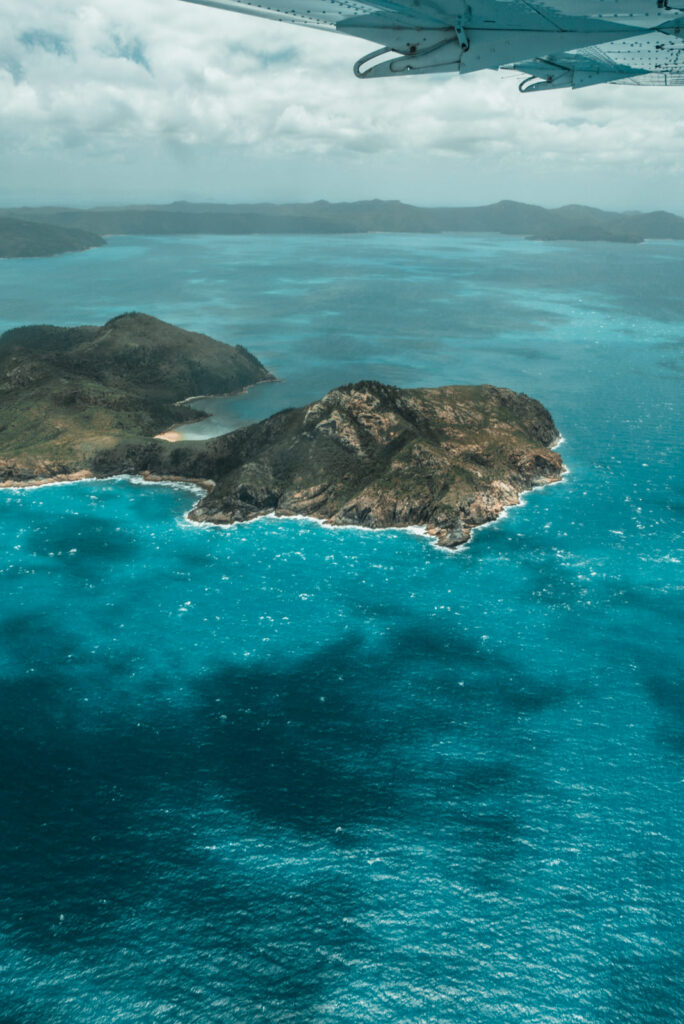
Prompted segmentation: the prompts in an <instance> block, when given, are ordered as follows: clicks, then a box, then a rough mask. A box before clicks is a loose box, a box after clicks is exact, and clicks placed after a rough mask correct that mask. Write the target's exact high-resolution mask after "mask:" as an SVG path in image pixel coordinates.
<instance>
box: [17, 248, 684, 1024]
mask: <svg viewBox="0 0 684 1024" xmlns="http://www.w3.org/2000/svg"><path fill="white" fill-rule="evenodd" d="M683 269H684V247H682V246H681V245H678V244H666V243H658V244H648V245H643V246H620V245H614V246H612V245H602V244H597V245H590V246H589V245H587V246H584V245H580V244H577V245H573V244H567V245H560V244H558V245H540V244H537V243H532V242H525V241H521V240H516V239H500V240H499V239H494V238H485V237H455V238H454V237H449V236H444V237H398V236H382V235H377V236H369V237H366V238H327V239H306V238H277V239H267V238H242V239H241V238H236V239H220V238H219V239H212V238H191V239H139V238H135V239H127V238H121V239H114V240H112V242H111V244H110V246H109V247H108V248H107V249H105V250H95V251H93V252H91V253H84V254H78V255H70V256H65V257H60V258H56V259H52V260H36V261H4V262H3V263H2V264H0V317H1V318H2V319H1V320H0V328H2V329H5V328H7V327H10V326H14V325H16V324H19V323H26V322H40V321H42V322H54V323H63V324H67V323H81V322H95V323H99V322H102V321H103V320H104V319H106V318H107V317H109V316H113V315H115V314H117V313H120V312H123V311H125V310H127V309H132V308H136V309H139V310H142V311H144V312H148V313H153V314H156V315H158V316H162V317H164V318H166V319H169V320H171V321H172V322H174V323H178V324H181V325H183V326H186V327H189V328H192V329H195V330H204V331H206V332H208V333H210V334H212V335H214V336H216V337H219V338H221V339H223V340H226V341H231V342H235V341H239V342H241V343H243V344H245V345H247V346H248V347H249V348H250V349H251V350H252V351H253V352H254V353H255V354H256V355H257V356H258V357H259V358H260V359H262V361H263V362H264V363H265V364H266V365H267V366H268V367H269V368H270V369H272V370H273V371H274V372H275V373H276V374H277V375H278V376H279V377H280V378H281V382H280V383H278V384H273V385H265V386H262V387H259V388H255V389H253V390H251V391H250V392H248V394H247V395H245V396H242V397H240V398H238V399H232V400H217V401H216V403H215V405H214V406H213V407H212V411H213V412H214V414H215V420H214V421H213V423H206V422H205V424H204V425H203V427H202V428H198V429H202V430H205V431H207V432H209V431H211V430H216V429H219V428H220V427H221V425H223V426H227V425H235V424H238V423H240V422H245V421H247V420H249V419H251V418H255V417H258V416H261V415H265V414H267V413H269V412H272V411H274V410H275V409H277V408H281V407H283V406H285V405H291V404H293V403H300V402H304V401H308V400H309V399H311V398H314V397H316V396H318V395H320V394H321V393H322V392H323V391H324V390H325V389H326V388H328V387H331V386H334V385H335V384H339V383H342V382H345V381H349V380H355V379H361V378H367V377H380V378H381V379H383V380H387V381H390V382H394V383H397V384H403V385H413V384H416V385H418V384H420V385H432V384H441V383H461V382H464V383H471V382H477V383H479V382H483V381H487V382H490V383H494V384H502V385H506V386H509V387H513V388H516V389H519V390H525V391H527V392H528V393H530V394H532V395H534V396H535V397H537V398H539V399H541V400H542V401H543V402H544V403H545V404H546V405H548V407H549V408H550V409H551V411H552V413H553V414H554V417H555V419H556V422H557V425H558V427H559V429H560V430H561V432H562V434H563V436H564V438H565V441H564V444H563V447H562V449H561V450H562V453H563V456H564V459H565V461H566V462H567V464H568V467H569V469H570V474H569V475H568V476H567V477H566V478H565V479H564V482H563V483H562V484H559V485H557V486H554V487H549V488H546V489H544V490H540V491H536V492H534V493H532V494H530V495H528V496H527V498H526V500H525V504H524V505H523V506H521V507H520V508H517V509H515V510H513V511H512V512H511V513H510V514H509V516H508V517H507V518H505V519H503V520H501V521H500V522H499V523H497V524H495V525H493V526H491V527H488V528H486V529H483V530H480V531H477V533H476V534H475V536H474V539H473V541H472V543H471V544H470V545H468V546H467V547H466V548H465V549H462V550H461V551H459V552H457V553H456V554H452V553H448V552H443V551H440V550H438V549H436V548H434V547H432V546H431V545H430V544H429V543H427V542H426V541H425V540H424V539H422V538H419V537H415V536H412V535H410V534H407V533H400V532H391V531H388V532H378V533H369V532H364V531H359V530H353V529H351V530H330V529H326V528H323V527H321V526H318V525H316V524H313V523H309V522H305V521H291V522H284V521H274V520H262V521H260V522H258V523H255V524H250V525H248V526H240V527H235V528H232V529H229V530H220V529H217V528H198V527H195V526H191V525H189V524H188V523H187V522H186V521H185V520H184V514H185V513H186V512H187V510H188V509H189V508H190V507H191V505H192V502H193V501H194V496H193V494H192V493H190V492H188V491H186V490H182V489H174V488H171V487H161V486H141V485H137V484H135V483H133V482H130V481H108V482H104V483H99V484H97V485H93V484H91V483H81V484H74V485H68V486H55V487H50V488H44V489H40V490H37V491H23V492H22V491H5V492H2V493H1V494H0V509H1V512H0V516H1V518H0V529H1V530H2V539H3V547H2V552H3V554H2V560H1V562H0V599H1V600H2V608H3V616H2V632H1V634H0V639H1V644H2V646H1V649H0V675H1V678H2V688H1V690H0V710H1V715H0V729H1V730H2V737H1V743H0V759H1V760H2V776H1V777H2V780H3V790H2V795H1V796H0V814H1V816H2V821H3V826H2V833H1V835H2V845H1V847H0V848H1V850H2V870H1V871H0V907H1V908H2V921H1V925H0V942H1V943H2V947H1V948H2V956H0V1020H3V1021H4V1020H7V1021H8V1022H9V1021H12V1022H13V1024H14V1022H18V1024H43V1022H50V1024H53V1022H55V1024H95V1022H98V1024H99V1022H103V1024H104V1022H107V1024H109V1022H124V1024H152V1022H157V1021H161V1022H163V1024H190V1022H192V1024H200V1022H207V1024H214V1022H224V1021H225V1022H231V1024H233V1022H239V1024H242V1022H244V1024H252V1022H255V1024H256V1022H260V1024H261V1022H264V1024H266V1022H268V1024H271V1022H274V1024H280V1022H283V1024H284V1022H288V1024H290V1022H296V1024H300V1022H301V1024H319V1022H320V1024H323V1022H326V1024H327V1022H331V1024H332V1022H335V1024H340V1022H343V1024H346V1022H349V1024H352V1022H353V1024H358V1022H363V1024H366V1022H371V1021H377V1022H382V1024H385V1022H387V1024H390V1022H391V1024H404V1022H407V1024H408V1022H411V1024H413V1022H416V1024H418V1022H420V1024H428V1022H429V1024H442V1022H444V1024H447V1022H448V1024H489V1022H497V1024H498V1022H501V1024H570V1022H572V1024H575V1022H577V1024H584V1022H587V1024H616V1022H618V1021H619V1022H620V1024H655V1022H661V1021H667V1022H672V1021H677V1020H681V1019H682V1018H683V1017H684V1014H683V1013H682V1009H683V1003H684V970H683V963H682V955H683V953H684V940H683V939H682V935H683V934H684V933H683V931H682V927H681V926H682V909H683V907H684V869H683V868H682V824H683V819H684V807H683V803H682V792H681V782H682V768H683V754H684V699H683V697H682V690H681V686H680V674H681V672H680V662H681V658H680V644H681V635H682V619H683V618H684V615H683V614H682V612H683V609H682V603H681V588H682V582H683V575H684V574H683V572H682V559H683V558H684V550H683V547H684V546H683V544H682V532H681V528H682V512H683V511H684V494H683V491H682V468H683V466H682V463H683V461H684V460H683V450H682V449H683V446H682V427H683V425H684V424H683V423H682V413H681V384H682V372H683V371H684V358H683V356H684V334H683V332H682V322H683V320H684V299H683V298H682V290H681V279H682V270H683Z"/></svg>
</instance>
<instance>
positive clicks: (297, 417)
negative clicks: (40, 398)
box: [92, 381, 563, 547]
mask: <svg viewBox="0 0 684 1024" xmlns="http://www.w3.org/2000/svg"><path fill="white" fill-rule="evenodd" d="M557 438H558V432H557V430H556V427H555V425H554V423H553V420H552V418H551V415H550V414H549V413H548V412H547V410H546V409H545V408H544V407H543V406H542V405H541V404H540V403H539V402H537V401H535V400H534V399H531V398H528V397H527V395H520V394H516V393H515V392H513V391H509V390H507V389H505V388H495V387H489V386H481V387H458V386H452V387H441V388H417V389H411V390H402V389H399V388H396V387H391V386H389V385H386V384H380V383H378V382H377V381H362V382H360V383H358V384H350V385H346V386H344V387H341V388H336V389H335V390H334V391H331V392H330V393H329V394H327V395H326V396H325V397H324V398H322V399H321V400H320V401H319V402H314V403H312V404H311V405H309V406H305V407H304V408H300V409H288V410H285V411H284V412H280V413H277V414H276V415H275V416H271V417H270V418H269V419H267V420H264V421H262V422H261V423H255V424H252V425H251V426H247V427H243V428H242V429H241V430H237V431H235V432H234V433H232V434H227V435H224V436H223V437H218V438H213V439H211V440H209V441H202V442H185V443H179V444H169V443H167V442H163V441H157V440H155V441H151V442H147V443H144V444H140V443H138V444H133V445H130V444H120V445H118V446H117V447H116V448H114V449H110V450H109V451H107V452H103V453H102V455H101V456H100V457H99V458H96V459H95V460H94V462H93V463H92V468H93V469H94V471H95V472H96V474H97V475H102V476H111V475H113V474H116V473H122V472H127V473H140V472H146V473H151V474H153V475H156V476H162V477H165V476H166V477H169V476H170V477H174V478H182V479H195V480H196V479H204V480H212V481H214V483H215V486H214V487H213V489H212V490H211V491H210V493H209V494H208V495H207V496H206V498H203V499H202V501H200V503H199V505H198V506H197V507H196V509H195V510H194V512H193V513H191V515H192V517H193V518H195V519H197V520H200V521H207V520H208V521H211V522H217V523H234V522H240V521H244V520H249V519H253V518H255V517H257V516H260V515H264V514H267V513H274V514H276V515H280V516H288V515H311V516H316V517H318V518H321V519H324V520H326V521H328V522H330V523H333V524H336V525H344V524H347V525H348V524H354V525H358V526H364V527H396V526H422V527H425V528H426V529H428V530H429V531H430V532H432V533H433V534H434V535H435V536H436V537H437V539H438V541H439V543H441V544H444V545H446V546H449V547H454V546H456V545H458V544H462V543H464V542H465V541H466V540H467V539H468V536H469V534H470V531H471V529H472V527H473V526H476V525H479V524H482V523H485V522H489V521H491V520H493V519H495V518H496V517H497V516H498V515H500V514H501V512H502V510H503V509H504V508H505V507H506V506H508V505H515V504H517V503H518V500H519V497H518V496H519V494H520V492H521V491H523V490H526V489H528V488H530V487H533V486H537V485H540V484H544V483H549V482H552V481H556V480H558V479H560V474H561V472H562V468H563V464H562V461H561V458H560V455H559V454H558V452H555V451H552V450H550V448H549V445H551V444H553V443H554V442H555V441H556V440H557Z"/></svg>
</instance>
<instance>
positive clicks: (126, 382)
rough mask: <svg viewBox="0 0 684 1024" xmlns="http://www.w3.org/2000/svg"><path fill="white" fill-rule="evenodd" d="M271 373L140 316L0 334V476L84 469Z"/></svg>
mask: <svg viewBox="0 0 684 1024" xmlns="http://www.w3.org/2000/svg"><path fill="white" fill-rule="evenodd" d="M269 377H270V374H269V373H268V371H267V370H266V369H265V368H264V367H263V366H262V365H261V363H259V362H258V360H257V359H255V358H254V357H253V356H252V355H250V353H249V352H247V350H246V349H244V348H243V347H242V346H240V345H238V346H231V345H224V344H221V343H220V342H217V341H214V340H213V339H211V338H208V337H206V335H202V334H194V333H192V332H189V331H184V330H181V329H180V328H177V327H173V326H172V325H170V324H166V323H164V322H163V321H161V320H156V319H155V318H153V317H148V316H144V315H142V314H137V313H131V314H126V315H124V316H121V317H117V318H115V319H114V320H111V321H110V322H109V323H107V324H105V326H104V327H75V328H60V327H51V326H33V327H22V328H17V329H16V330H13V331H8V332H7V333H6V334H4V335H3V336H2V337H1V338H0V476H2V475H4V476H10V477H12V476H14V475H18V476H20V477H22V478H26V477H27V476H42V475H53V474H55V473H64V472H73V471H75V470H78V469H82V468H87V467H88V466H89V464H90V460H91V459H92V457H93V455H94V454H95V453H96V452H99V451H101V450H102V449H104V448H108V447H111V446H112V445H115V444H117V443H118V442H119V441H121V440H124V439H125V440H126V441H127V442H129V443H130V442H132V441H134V440H136V439H140V438H145V437H151V436H153V435H154V434H156V433H159V432H160V431H162V430H165V429H167V428H168V427H169V426H170V425H171V424H172V423H177V422H182V421H189V420H194V419H197V412H196V410H192V409H190V408H189V407H187V406H183V405H180V406H179V405H176V403H177V402H180V401H182V400H183V399H185V398H188V397H190V396H192V395H198V394H228V393H230V392H234V391H237V390H239V389H241V388H243V387H245V386H246V385H249V384H254V383H256V382H257V381H259V380H264V379H268V378H269Z"/></svg>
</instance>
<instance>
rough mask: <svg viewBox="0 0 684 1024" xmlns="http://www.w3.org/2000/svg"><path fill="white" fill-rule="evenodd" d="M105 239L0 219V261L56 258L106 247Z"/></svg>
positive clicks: (80, 230)
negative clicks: (24, 257) (21, 258)
mask: <svg viewBox="0 0 684 1024" xmlns="http://www.w3.org/2000/svg"><path fill="white" fill-rule="evenodd" d="M106 244H107V243H106V242H105V240H104V238H101V237H100V235H97V234H95V232H93V231H88V230H84V229H83V228H71V227H63V226H62V225H60V224H50V223H47V222H43V223H40V222H36V221H31V220H21V219H20V218H18V217H0V259H8V258H16V257H21V256H56V255H58V254H59V253H63V252H83V251H84V250H86V249H94V248H96V247H97V246H100V245H106Z"/></svg>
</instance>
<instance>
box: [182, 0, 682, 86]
mask: <svg viewBox="0 0 684 1024" xmlns="http://www.w3.org/2000/svg"><path fill="white" fill-rule="evenodd" d="M186 2H188V3H195V4H202V5H204V6H206V7H216V8H219V9H221V10H226V11H235V12H238V13H242V14H251V15H255V16H256V17H260V18H271V19H275V20H277V21H290V22H294V23H295V24H299V25H306V26H309V27H311V28H319V29H327V30H329V31H336V32H342V33H344V34H345V35H350V36H357V37H358V38H360V39H367V40H369V41H371V42H374V43H377V44H379V49H376V50H374V51H373V52H372V53H369V54H367V55H366V56H364V57H362V58H361V59H360V60H358V61H357V62H356V64H355V65H354V73H355V74H356V75H357V77H358V78H394V77H399V76H401V77H404V76H406V75H422V74H434V73H436V72H451V73H459V74H467V73H468V72H470V71H479V70H481V69H483V68H500V67H505V68H510V69H513V70H515V71H519V72H521V73H522V74H524V75H525V76H526V78H525V81H524V82H521V85H520V88H521V91H522V92H537V91H539V90H541V89H559V88H573V89H578V88H582V87H584V86H587V85H596V84H599V83H601V82H611V81H624V82H633V83H635V84H636V83H638V84H642V83H643V84H655V85H681V84H684V16H682V15H684V0H551V2H546V3H541V2H536V0H532V2H529V0H471V2H470V3H467V2H466V0H434V2H433V0H186ZM680 31H681V32H682V35H681V36H680Z"/></svg>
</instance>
